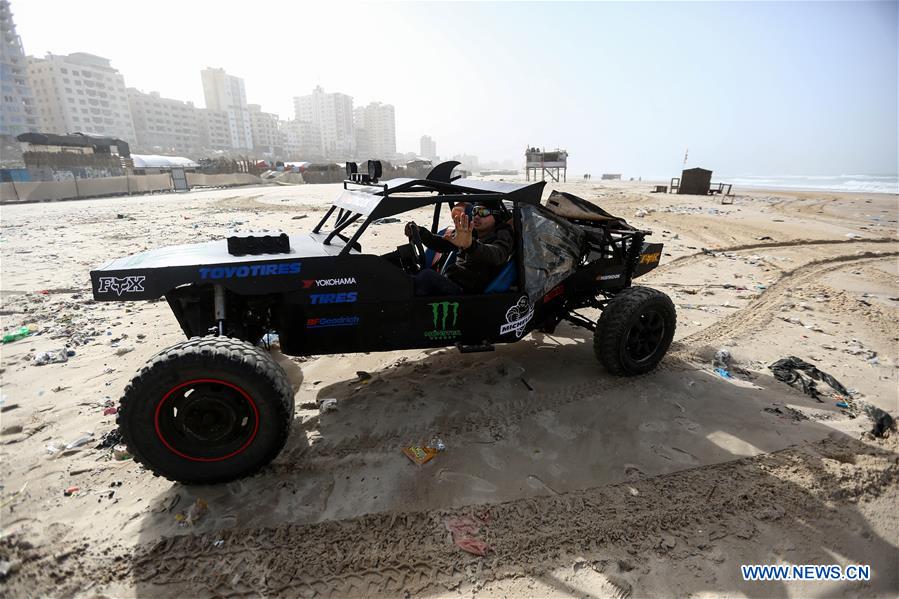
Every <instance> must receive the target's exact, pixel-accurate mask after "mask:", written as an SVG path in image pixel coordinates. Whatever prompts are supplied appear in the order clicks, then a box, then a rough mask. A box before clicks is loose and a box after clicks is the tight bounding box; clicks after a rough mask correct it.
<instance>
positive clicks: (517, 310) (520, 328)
mask: <svg viewBox="0 0 899 599" xmlns="http://www.w3.org/2000/svg"><path fill="white" fill-rule="evenodd" d="M533 317H534V307H533V306H532V305H531V302H529V301H528V298H527V296H526V295H522V296H521V298H520V299H519V300H518V303H516V304H515V305H514V306H512V307H511V308H509V309H508V310H506V324H504V325H503V326H501V327H500V328H499V334H500V335H505V334H506V333H511V332H513V331H514V332H515V336H516V337H521V336H522V335H524V329H525V327H526V326H527V324H528V321H530V320H531V318H533Z"/></svg>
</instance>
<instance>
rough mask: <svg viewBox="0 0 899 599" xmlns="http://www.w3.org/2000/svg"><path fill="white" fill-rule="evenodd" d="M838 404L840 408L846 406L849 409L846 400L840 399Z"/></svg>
mask: <svg viewBox="0 0 899 599" xmlns="http://www.w3.org/2000/svg"><path fill="white" fill-rule="evenodd" d="M836 405H837V407H838V408H844V409H846V410H848V409H849V404H848V403H846V402H845V401H838V402H837V404H836Z"/></svg>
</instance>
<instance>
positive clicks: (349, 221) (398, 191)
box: [312, 162, 545, 256]
mask: <svg viewBox="0 0 899 599" xmlns="http://www.w3.org/2000/svg"><path fill="white" fill-rule="evenodd" d="M455 164H458V163H452V162H449V163H446V162H445V163H441V164H439V165H437V166H436V167H434V169H433V170H432V171H431V173H429V174H428V176H427V177H426V178H425V179H411V178H399V179H391V180H389V181H384V182H382V183H362V182H357V181H351V180H349V179H348V180H345V181H344V182H343V192H342V193H341V194H340V196H339V197H338V198H337V199H336V200H335V201H334V202H333V203H332V204H331V207H330V208H329V209H328V211H327V212H326V213H325V215H324V216H323V217H322V219H321V220H320V221H319V223H318V224H317V225H316V226H315V228H314V229H313V230H312V232H313V233H314V234H320V235H324V236H325V237H324V240H323V241H322V243H324V244H325V245H330V244H331V242H332V241H333V240H334V238H335V237H337V238H338V239H340V240H341V241H343V242H344V247H343V249H342V250H341V252H340V254H339V255H340V256H346V255H348V254H349V253H350V252H351V251H352V250H356V251H357V252H361V251H362V245H361V244H360V243H359V238H360V237H361V236H362V235H363V234H364V233H365V231H366V229H367V228H368V226H369V225H370V224H371V223H372V222H374V221H377V220H380V219H382V218H387V217H390V216H394V215H396V214H402V213H404V212H408V211H410V210H415V209H416V208H423V207H425V206H430V205H433V206H434V216H433V218H432V221H431V232H432V233H436V232H437V227H438V224H439V222H440V211H441V207H442V206H443V205H444V204H446V205H447V207H448V210H452V207H453V206H454V205H455V204H457V203H459V202H472V203H474V202H483V203H492V204H499V203H502V202H508V203H511V204H512V214H513V218H514V222H515V223H516V224H517V223H519V221H520V214H519V212H518V209H517V208H518V204H519V203H525V204H532V205H535V206H538V205H539V204H540V199H541V197H542V195H543V187H544V185H545V183H544V182H543V181H540V182H537V183H531V184H528V185H521V184H516V183H504V182H498V181H477V180H470V179H461V180H460V179H458V178H457V179H454V180H448V179H449V177H448V174H449V172H450V171H452V166H455ZM360 219H361V220H362V224H361V226H359V228H358V229H356V231H355V232H354V233H353V234H352V236H349V235H348V234H347V232H348V229H349V227H350V226H351V225H353V224H354V223H357V222H359V221H360ZM516 228H517V227H516ZM518 230H520V229H518ZM516 239H517V242H516V246H519V247H516V251H520V250H521V247H520V244H521V240H520V239H519V236H518V235H516Z"/></svg>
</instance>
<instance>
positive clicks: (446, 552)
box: [131, 436, 899, 597]
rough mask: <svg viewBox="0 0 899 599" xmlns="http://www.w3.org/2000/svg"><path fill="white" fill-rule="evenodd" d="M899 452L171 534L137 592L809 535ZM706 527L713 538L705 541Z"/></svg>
mask: <svg viewBox="0 0 899 599" xmlns="http://www.w3.org/2000/svg"><path fill="white" fill-rule="evenodd" d="M897 450H899V438H897V437H895V436H894V437H893V438H892V439H889V440H886V441H884V442H883V443H882V444H881V446H880V447H875V446H870V445H866V444H863V443H861V442H859V441H856V440H854V439H851V438H848V437H832V438H827V439H824V440H822V441H819V442H816V443H813V444H809V445H804V446H799V447H790V448H787V449H784V450H781V451H779V452H774V453H771V454H766V455H761V456H756V457H752V458H743V459H739V460H734V461H730V462H726V463H723V464H716V465H711V466H704V467H700V468H694V469H690V470H684V471H680V472H676V473H673V474H668V475H663V476H659V477H655V478H650V479H645V480H642V481H637V482H632V483H625V484H619V485H611V486H608V487H602V488H593V489H587V490H583V491H575V492H570V493H565V494H562V495H552V496H546V497H537V498H526V499H519V500H513V501H509V502H505V503H501V504H494V505H482V506H469V507H466V508H458V509H454V510H435V511H421V512H407V513H399V512H388V513H380V514H369V515H365V516H360V517H357V518H352V519H348V520H340V521H326V522H320V523H315V524H303V525H284V526H279V527H276V528H258V529H243V530H241V529H233V530H225V531H216V532H211V533H208V534H202V535H183V536H177V537H169V538H164V539H161V540H159V541H157V542H155V543H150V544H147V545H144V546H141V547H138V549H137V550H136V551H135V554H134V557H133V562H132V568H131V574H132V575H133V577H134V581H135V584H136V585H137V589H138V594H150V593H154V592H159V593H164V594H167V593H170V592H171V593H178V592H181V591H188V590H189V591H190V592H191V593H196V592H197V591H198V590H199V589H205V592H206V593H207V594H209V595H232V594H242V593H248V594H253V595H254V596H255V595H258V594H260V593H261V594H263V595H266V596H269V595H288V596H304V597H306V596H309V597H311V596H321V597H332V596H336V597H346V596H372V595H389V596H400V595H402V594H403V593H413V594H418V593H423V592H426V591H431V590H440V589H446V590H453V589H457V588H458V587H459V585H460V584H461V583H464V582H468V583H475V584H477V583H483V582H489V581H495V580H502V579H506V578H512V577H517V576H521V575H535V574H537V575H539V574H540V573H541V572H544V571H546V570H548V569H551V568H553V567H558V566H561V565H570V562H571V559H572V556H577V555H579V554H584V553H590V554H593V555H594V556H595V555H596V554H597V553H599V552H602V554H603V555H604V556H606V557H608V556H614V555H620V556H622V557H627V559H630V560H636V561H641V560H648V559H653V558H654V557H655V556H657V555H662V554H664V552H665V551H666V549H665V548H664V540H665V539H666V538H669V539H670V538H673V539H676V542H677V543H678V546H679V547H682V548H683V547H690V548H691V549H690V551H693V552H695V554H696V555H701V554H702V551H706V550H708V548H709V545H711V544H712V543H711V541H710V540H709V539H715V538H719V537H724V536H727V535H733V534H735V535H737V536H739V537H740V538H744V539H750V538H752V537H753V536H755V535H757V534H758V527H759V526H766V524H764V521H766V520H777V523H776V524H771V525H770V526H776V527H777V528H778V529H781V530H782V531H783V533H782V534H784V535H789V536H796V537H797V538H798V536H800V535H808V534H809V532H808V527H807V525H806V524H805V523H806V522H807V521H808V520H810V519H814V520H816V521H822V522H831V521H833V524H834V526H839V525H840V524H839V522H838V519H839V512H837V510H836V509H835V508H838V507H840V506H841V505H846V506H851V505H853V504H854V503H856V502H858V501H859V500H860V499H863V498H868V497H876V496H879V495H881V494H883V493H885V492H888V491H891V490H895V488H896V487H897V483H899V462H897V461H896V452H897ZM833 456H838V457H839V458H840V459H839V460H838V461H837V460H836V459H835V458H833ZM846 456H850V458H851V459H850V458H847V457H846ZM850 470H851V471H852V472H850ZM863 474H864V475H863ZM850 480H851V481H853V483H852V484H851V485H848V484H847V481H850ZM722 481H726V484H723V482H722ZM809 481H814V484H809ZM631 489H634V490H636V493H634V491H632V490H631ZM772 506H776V508H777V509H776V510H772ZM848 509H850V510H851V507H850V508H848ZM464 515H475V516H477V517H479V518H480V519H482V520H483V521H485V522H486V524H485V526H484V532H483V533H482V534H483V540H484V541H486V542H487V543H488V544H489V545H490V547H491V551H490V552H489V553H488V554H487V556H486V557H476V556H473V555H470V554H467V553H464V552H462V551H460V550H459V549H458V548H456V547H455V546H454V545H453V544H452V543H451V542H450V541H449V540H448V538H447V537H448V533H447V530H446V528H445V525H444V522H445V520H446V518H448V517H459V516H464ZM697 530H704V531H709V533H710V535H711V536H709V537H702V538H697V537H696V534H695V532H696V531H697ZM715 531H721V532H720V533H716V532H715ZM712 533H714V534H712ZM813 534H819V535H820V537H821V538H820V539H817V538H816V540H815V542H820V543H825V544H826V543H827V542H828V540H827V538H826V532H825V531H818V532H817V533H813ZM716 535H717V536H716ZM703 539H704V540H703ZM703 547H705V549H703ZM142 585H146V586H142Z"/></svg>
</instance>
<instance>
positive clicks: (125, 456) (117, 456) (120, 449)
mask: <svg viewBox="0 0 899 599" xmlns="http://www.w3.org/2000/svg"><path fill="white" fill-rule="evenodd" d="M112 457H113V459H114V460H116V461H117V462H121V461H124V460H130V459H131V454H130V453H128V448H127V447H125V446H124V445H116V446H115V447H113V448H112Z"/></svg>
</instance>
